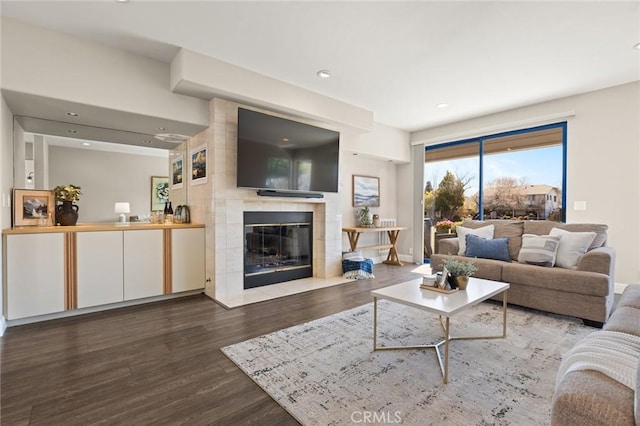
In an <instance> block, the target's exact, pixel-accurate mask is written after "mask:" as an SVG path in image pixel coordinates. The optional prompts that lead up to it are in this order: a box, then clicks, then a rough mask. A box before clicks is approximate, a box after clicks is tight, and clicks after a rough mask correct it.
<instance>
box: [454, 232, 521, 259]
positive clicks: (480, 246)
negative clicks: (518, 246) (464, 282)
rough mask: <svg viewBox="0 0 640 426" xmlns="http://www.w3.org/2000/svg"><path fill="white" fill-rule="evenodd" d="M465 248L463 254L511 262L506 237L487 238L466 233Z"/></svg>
mask: <svg viewBox="0 0 640 426" xmlns="http://www.w3.org/2000/svg"><path fill="white" fill-rule="evenodd" d="M466 242H467V249H466V251H465V252H464V255H465V256H467V257H480V258H483V259H495V260H504V261H505V262H511V257H510V256H509V239H508V238H507V237H503V238H495V239H487V238H482V237H478V236H477V235H473V234H467V236H466Z"/></svg>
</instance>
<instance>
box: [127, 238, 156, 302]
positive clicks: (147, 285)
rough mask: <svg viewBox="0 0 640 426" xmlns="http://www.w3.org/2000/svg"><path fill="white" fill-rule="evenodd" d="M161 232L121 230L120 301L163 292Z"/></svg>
mask: <svg viewBox="0 0 640 426" xmlns="http://www.w3.org/2000/svg"><path fill="white" fill-rule="evenodd" d="M163 281H164V247H163V231H162V230H161V229H156V230H149V231H146V230H144V231H126V232H124V300H132V299H139V298H142V297H151V296H159V295H161V294H163V293H164V284H163Z"/></svg>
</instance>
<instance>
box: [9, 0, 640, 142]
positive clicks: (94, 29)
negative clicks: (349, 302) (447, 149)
mask: <svg viewBox="0 0 640 426" xmlns="http://www.w3.org/2000/svg"><path fill="white" fill-rule="evenodd" d="M0 6H1V12H2V15H6V16H9V17H13V18H15V19H19V20H22V21H26V22H29V23H32V24H35V25H38V26H42V27H47V28H51V29H55V30H58V31H62V32H66V33H71V34H75V35H77V36H79V37H82V38H87V39H93V40H96V41H100V42H103V43H106V44H109V45H111V46H114V47H117V48H119V49H123V50H128V51H132V52H135V53H138V54H141V55H144V56H148V57H152V58H156V59H159V60H162V61H165V62H170V61H171V59H172V58H173V56H174V55H175V54H176V52H177V51H178V48H179V47H185V48H187V49H189V50H193V51H195V52H199V53H201V54H204V55H208V56H211V57H215V58H217V59H220V60H223V61H226V62H229V63H232V64H234V65H237V66H241V67H244V68H248V69H250V70H253V71H256V72H259V73H261V74H265V75H268V76H271V77H273V78H276V79H279V80H283V81H286V82H289V83H291V84H294V85H297V86H300V87H303V88H306V89H308V90H311V91H314V92H317V93H321V94H323V95H326V96H329V97H332V98H336V99H339V100H341V101H344V102H348V103H350V104H353V105H357V106H359V107H362V108H365V109H368V110H370V111H373V112H374V119H375V121H377V122H380V123H383V124H387V125H390V126H393V127H397V128H400V129H405V130H408V131H414V130H418V129H424V128H427V127H433V126H436V125H440V124H444V123H448V122H453V121H457V120H461V119H465V118H470V117H474V116H480V115H484V114H488V113H492V112H496V111H502V110H507V109H511V108H515V107H519V106H524V105H529V104H533V103H537V102H541V101H545V100H550V99H556V98H560V97H564V96H569V95H573V94H578V93H583V92H587V91H592V90H596V89H601V88H605V87H610V86H615V85H619V84H623V83H627V82H631V81H636V80H640V50H637V49H633V45H634V44H636V43H638V42H640V7H639V6H640V3H639V2H638V1H627V2H612V1H598V2H581V1H569V2H550V1H528V2H524V1H499V2H486V1H469V2H457V1H446V2H445V1H440V2H438V1H413V2H400V1H389V2H361V1H350V2H346V1H338V2H324V1H306V2H282V1H276V2H272V1H257V2H244V1H240V2H230V1H228V2H214V1H199V2H190V1H148V0H147V1H145V0H131V1H129V2H126V3H119V2H116V1H113V0H109V1H100V2H97V1H90V2H77V1H75V2H74V1H70V2H60V1H41V2H37V1H17V2H16V1H4V0H3V1H2V2H1V3H0ZM320 69H329V70H331V72H332V74H333V76H332V78H330V79H320V78H318V77H317V76H316V71H318V70H320ZM443 102H446V103H448V104H449V107H447V108H437V107H436V104H439V103H443Z"/></svg>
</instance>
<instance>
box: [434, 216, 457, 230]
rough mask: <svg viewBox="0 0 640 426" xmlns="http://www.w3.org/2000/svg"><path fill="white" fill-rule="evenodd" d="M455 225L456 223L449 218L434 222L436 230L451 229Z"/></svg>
mask: <svg viewBox="0 0 640 426" xmlns="http://www.w3.org/2000/svg"><path fill="white" fill-rule="evenodd" d="M455 227H456V224H455V223H454V222H452V221H450V220H449V219H445V220H441V221H438V222H436V230H437V231H440V232H447V231H453V230H454V229H455Z"/></svg>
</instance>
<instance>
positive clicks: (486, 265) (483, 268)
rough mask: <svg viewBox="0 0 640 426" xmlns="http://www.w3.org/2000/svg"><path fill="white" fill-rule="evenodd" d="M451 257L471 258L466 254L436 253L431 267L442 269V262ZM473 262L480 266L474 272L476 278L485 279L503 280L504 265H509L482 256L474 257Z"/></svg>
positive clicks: (432, 257) (437, 269)
mask: <svg viewBox="0 0 640 426" xmlns="http://www.w3.org/2000/svg"><path fill="white" fill-rule="evenodd" d="M450 257H452V258H454V259H457V260H467V261H468V260H469V258H467V257H464V256H447V255H444V254H434V255H432V256H431V268H432V269H433V270H436V271H442V262H443V261H444V260H445V259H447V258H450ZM473 264H474V265H476V266H477V267H478V271H476V273H475V274H473V276H474V277H475V278H484V279H485V280H492V281H501V279H500V278H501V277H502V265H507V263H505V262H503V261H501V260H493V259H481V258H478V259H474V260H473Z"/></svg>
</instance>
